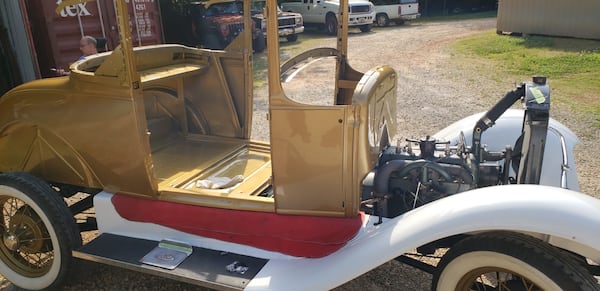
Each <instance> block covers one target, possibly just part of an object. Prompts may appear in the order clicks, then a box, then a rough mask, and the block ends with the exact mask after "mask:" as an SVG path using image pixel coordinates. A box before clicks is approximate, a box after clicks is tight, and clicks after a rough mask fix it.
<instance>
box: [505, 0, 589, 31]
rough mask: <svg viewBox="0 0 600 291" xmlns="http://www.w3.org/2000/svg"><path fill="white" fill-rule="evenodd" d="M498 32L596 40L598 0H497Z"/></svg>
mask: <svg viewBox="0 0 600 291" xmlns="http://www.w3.org/2000/svg"><path fill="white" fill-rule="evenodd" d="M497 21H498V22H497V30H498V32H505V33H506V32H515V33H525V34H540V35H549V36H565V37H577V38H588V39H600V1H599V0H570V1H558V0H499V2H498V20H497Z"/></svg>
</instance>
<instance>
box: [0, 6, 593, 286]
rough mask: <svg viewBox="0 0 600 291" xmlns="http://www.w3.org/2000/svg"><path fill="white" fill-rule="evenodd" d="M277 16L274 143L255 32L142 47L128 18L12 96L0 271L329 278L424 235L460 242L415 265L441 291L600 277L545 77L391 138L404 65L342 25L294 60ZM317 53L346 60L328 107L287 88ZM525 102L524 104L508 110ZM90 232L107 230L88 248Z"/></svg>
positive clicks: (7, 113) (207, 281)
mask: <svg viewBox="0 0 600 291" xmlns="http://www.w3.org/2000/svg"><path fill="white" fill-rule="evenodd" d="M82 1H84V0H70V1H63V3H61V4H60V5H58V8H59V9H60V8H62V7H63V6H64V5H74V4H76V3H79V2H82ZM244 3H245V5H244V15H248V16H249V15H250V1H249V0H246V1H244ZM116 5H117V11H118V14H119V15H128V14H127V13H126V9H127V6H126V2H125V1H124V0H122V1H117V2H116ZM347 5H348V3H347V2H345V1H341V2H340V9H341V11H346V10H347ZM265 11H266V19H267V27H268V31H267V39H268V42H267V49H268V52H270V53H269V58H268V60H269V62H268V78H269V79H268V81H269V82H268V83H269V116H268V118H269V120H268V121H269V125H270V142H269V143H266V142H259V141H254V140H251V139H250V128H251V124H252V106H253V102H252V97H253V92H252V88H253V74H252V49H251V48H252V33H251V32H250V29H244V30H243V32H242V33H241V34H240V35H239V36H238V37H236V38H235V39H233V41H232V42H231V44H229V45H228V47H227V49H226V50H209V49H198V48H191V47H185V46H181V45H155V46H146V47H140V48H135V49H134V48H133V46H132V44H131V36H130V29H129V26H128V25H129V22H128V21H124V19H123V18H121V19H120V21H119V23H120V33H121V39H122V43H121V44H120V45H119V46H118V47H117V48H116V49H115V50H114V51H112V52H106V53H102V54H98V55H97V56H93V57H89V58H87V59H85V60H82V61H79V62H76V63H74V64H73V65H72V66H71V75H70V76H67V77H59V78H53V79H44V80H37V81H33V82H30V83H27V84H24V85H21V86H19V87H17V88H14V89H13V90H11V91H9V92H8V93H7V94H5V95H4V96H3V97H2V98H0V172H2V173H0V203H1V207H2V210H3V212H2V213H3V214H2V215H3V224H2V229H1V230H2V235H3V241H2V243H1V244H0V259H1V260H0V273H1V274H2V275H3V276H5V277H6V278H7V279H8V280H10V281H11V282H13V284H15V285H17V286H19V287H21V288H26V289H47V288H55V287H57V286H59V285H60V283H61V281H62V280H64V278H65V277H66V276H68V270H69V267H70V264H71V256H72V255H74V256H76V257H79V258H83V259H86V260H92V261H97V262H101V263H106V264H110V265H114V266H119V267H123V268H128V269H133V270H137V271H142V272H148V273H151V274H154V275H160V276H165V277H167V278H171V279H176V280H180V281H183V282H187V283H192V284H197V285H201V286H207V287H211V288H217V289H228V290H282V289H285V290H323V289H331V288H334V287H336V286H339V285H341V284H343V283H345V282H347V281H349V280H352V279H353V278H356V277H358V276H360V275H361V274H364V273H366V272H368V271H369V270H371V269H373V268H375V267H377V266H380V265H382V264H384V263H385V262H387V261H389V260H392V259H398V258H406V256H404V254H405V253H406V252H408V251H410V250H412V249H415V248H416V249H417V250H418V251H419V252H420V253H422V254H425V255H426V254H429V253H432V251H435V250H437V249H449V250H448V252H447V253H446V254H445V255H443V256H442V257H441V261H440V263H439V264H438V266H429V267H425V266H424V265H423V264H417V263H415V262H414V261H410V260H409V261H410V262H412V263H415V266H419V267H420V268H422V269H424V270H426V271H430V272H431V273H433V274H434V277H433V278H434V281H433V289H435V290H469V288H470V287H471V286H472V284H478V285H479V284H492V283H489V282H481V281H478V280H479V278H480V277H481V276H488V275H489V276H494V274H497V273H501V274H502V276H501V277H499V278H497V279H498V280H497V281H498V282H499V284H500V285H502V284H504V283H506V284H521V283H523V284H526V285H527V286H529V287H530V286H531V285H535V286H538V287H541V288H544V289H557V288H563V289H565V288H567V289H569V286H571V287H572V286H574V288H589V289H592V290H594V289H597V288H598V284H597V281H596V279H595V278H594V277H593V276H592V274H595V275H598V268H597V264H598V263H599V262H600V237H599V236H597V234H596V233H595V232H594V231H593V230H595V229H598V226H600V215H599V213H600V201H599V200H598V199H596V198H593V197H591V196H589V195H585V194H582V193H578V192H576V191H575V190H577V188H578V183H577V177H576V175H573V173H570V172H568V171H566V170H565V169H567V168H571V169H574V168H575V166H574V162H573V160H572V159H571V158H572V148H573V146H574V144H575V143H576V142H577V139H576V137H575V136H574V134H573V133H572V132H571V131H570V130H568V128H566V127H564V126H563V125H561V124H560V123H558V122H556V121H554V120H552V119H550V118H549V116H548V110H549V101H550V99H549V87H548V85H547V84H546V80H545V78H540V77H536V78H534V79H533V82H525V83H523V84H521V85H519V86H518V88H517V89H515V90H513V91H510V92H508V93H507V94H506V95H505V96H504V97H502V98H501V99H500V101H499V102H498V103H497V104H496V105H494V106H493V107H492V108H491V109H490V110H489V111H487V112H485V113H482V114H480V115H477V116H476V117H467V118H466V119H465V120H463V121H459V122H457V123H456V124H453V125H450V126H449V127H448V128H446V129H445V130H442V131H441V132H439V133H438V134H436V135H434V136H439V137H440V138H441V137H444V138H445V139H446V140H448V141H452V142H453V144H452V146H450V144H449V143H448V142H444V141H439V140H437V139H431V138H430V137H427V138H424V139H422V140H417V141H408V142H409V144H407V145H406V146H402V145H397V146H393V145H391V141H390V136H391V133H394V132H395V130H396V111H395V108H396V106H397V102H398V101H397V100H396V98H397V78H396V72H395V71H394V70H393V69H392V68H390V67H389V66H385V65H378V66H375V67H373V68H372V69H371V70H369V71H367V72H366V73H361V72H358V71H356V70H354V69H352V68H351V67H350V65H349V64H348V62H347V51H348V47H347V46H348V43H347V32H348V27H347V26H346V25H341V26H340V28H341V29H340V31H339V37H338V39H337V47H336V48H317V49H312V50H309V51H306V52H304V53H301V54H300V55H298V56H296V57H293V58H291V59H290V60H288V61H287V62H286V63H284V64H280V61H279V53H278V51H279V42H278V41H277V40H278V39H279V34H278V31H277V29H275V28H276V27H277V17H275V15H276V11H277V7H276V3H275V1H268V2H267V7H266V10H265ZM271 16H273V17H271ZM339 17H340V19H341V20H342V21H341V23H347V20H346V18H347V17H348V15H347V14H341V15H339ZM244 25H245V27H251V25H252V19H251V17H244ZM269 27H271V28H269ZM322 57H334V58H335V59H336V78H335V92H334V94H333V96H332V103H331V105H309V104H302V103H299V102H295V101H293V100H291V99H289V98H288V97H287V96H286V94H285V92H284V90H283V88H282V85H281V82H280V80H281V78H282V76H284V75H286V74H287V73H288V72H289V71H293V70H297V69H298V68H301V67H302V64H303V63H305V62H306V61H307V60H310V59H319V58H322ZM518 100H522V102H523V104H524V105H525V107H526V110H524V111H523V110H520V111H516V112H513V111H509V110H508V109H509V108H510V107H511V105H512V104H513V103H514V102H515V101H518ZM505 112H509V113H508V114H506V115H504V113H505ZM495 125H498V126H497V127H496V126H495ZM464 128H467V129H470V130H466V132H467V134H465V129H464ZM490 128H492V129H490ZM488 129H490V131H488ZM491 130H495V133H494V135H500V136H506V137H508V136H511V137H512V138H516V140H517V141H514V150H512V149H511V150H509V149H505V150H504V143H505V140H500V141H495V139H493V138H491V139H488V138H489V135H488V134H489V133H490V132H492V131H491ZM548 131H552V132H554V134H553V135H548V134H547V132H548ZM547 136H548V137H549V138H548V141H546V139H547V138H546V137H547ZM519 139H520V140H521V141H520V142H519V141H518V140H519ZM415 144H418V147H415V146H414V145H415ZM483 144H488V147H490V149H488V148H487V147H483V146H482V145H483ZM497 148H500V149H502V150H496V149H497ZM517 149H518V150H517ZM514 152H517V153H518V155H513V154H512V153H514ZM545 156H547V157H551V156H559V157H561V158H560V159H557V160H556V159H551V158H544V157H545ZM542 161H544V162H543V163H542ZM546 161H547V162H546ZM545 175H554V176H553V177H560V179H552V180H551V181H550V182H548V183H549V185H540V183H546V182H545V181H546V180H544V179H542V178H541V177H542V176H545ZM556 180H558V181H556ZM413 186H415V187H416V188H415V187H413ZM409 204H410V205H409ZM91 209H93V213H92V215H89V211H90V210H91ZM86 215H87V216H86ZM82 216H84V217H82ZM88 230H98V231H99V235H98V236H97V237H95V238H94V239H93V240H91V241H88V242H85V244H83V245H82V244H81V235H80V232H83V231H88ZM482 258H485V259H482ZM405 261H406V260H405ZM409 261H406V262H409ZM490 270H491V271H490ZM473 274H475V276H473ZM491 287H494V286H491ZM494 288H495V287H494Z"/></svg>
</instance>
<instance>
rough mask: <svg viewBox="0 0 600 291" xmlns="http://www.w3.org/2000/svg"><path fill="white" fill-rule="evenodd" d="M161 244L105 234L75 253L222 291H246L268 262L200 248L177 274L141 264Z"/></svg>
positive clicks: (196, 249)
mask: <svg viewBox="0 0 600 291" xmlns="http://www.w3.org/2000/svg"><path fill="white" fill-rule="evenodd" d="M158 244H159V242H158V241H152V240H145V239H137V238H130V237H125V236H119V235H114V234H107V233H105V234H102V235H100V236H98V237H97V238H96V239H94V240H93V241H91V242H89V243H88V244H86V245H84V246H82V247H81V248H79V249H78V250H75V251H73V256H75V257H77V258H80V259H84V260H89V261H94V262H99V263H103V264H107V265H112V266H117V267H121V268H125V269H129V270H134V271H139V272H143V273H148V274H152V275H156V276H161V277H165V278H169V279H174V280H177V281H181V282H186V283H190V284H194V285H199V286H204V287H209V288H213V289H219V290H242V289H244V287H245V286H246V285H247V284H248V283H249V282H250V281H251V280H252V278H254V276H256V274H257V273H258V272H259V271H260V270H261V269H262V267H264V265H265V264H266V263H267V262H268V260H267V259H260V258H255V257H249V256H244V255H239V254H233V253H227V252H221V251H215V250H209V249H204V248H199V247H193V252H192V254H191V255H190V256H189V257H187V258H186V259H185V260H184V261H183V262H182V263H181V264H180V265H179V266H177V268H175V269H173V270H168V269H165V268H159V267H155V266H150V265H147V264H144V263H142V262H140V260H141V259H142V258H143V257H144V256H145V255H147V254H148V253H149V252H150V251H152V250H153V249H154V248H156V246H157V245H158Z"/></svg>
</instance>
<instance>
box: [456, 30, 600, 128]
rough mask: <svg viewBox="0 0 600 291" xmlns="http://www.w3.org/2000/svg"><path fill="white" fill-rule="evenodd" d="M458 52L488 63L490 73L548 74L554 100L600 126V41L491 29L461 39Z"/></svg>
mask: <svg viewBox="0 0 600 291" xmlns="http://www.w3.org/2000/svg"><path fill="white" fill-rule="evenodd" d="M453 53H454V55H455V56H457V57H458V58H460V59H467V58H468V59H469V62H470V63H480V64H481V63H485V66H480V67H479V68H478V70H480V71H481V73H482V74H487V75H489V76H497V77H498V78H504V79H506V78H513V79H517V80H518V79H522V80H527V79H529V78H530V77H531V76H532V75H544V76H547V77H548V79H549V81H550V82H551V88H552V90H553V93H552V101H553V102H560V103H564V104H567V105H568V106H569V107H571V108H572V109H573V110H574V111H575V112H578V113H580V114H584V115H585V116H586V117H587V118H589V119H590V120H592V122H593V126H595V127H598V128H600V41H596V40H583V39H574V38H561V37H547V36H525V37H521V36H508V35H497V34H496V32H495V31H488V32H485V33H483V34H480V35H477V36H474V37H470V38H466V39H463V40H460V41H458V42H456V43H455V44H454V45H453Z"/></svg>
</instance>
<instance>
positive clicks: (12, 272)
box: [0, 173, 81, 290]
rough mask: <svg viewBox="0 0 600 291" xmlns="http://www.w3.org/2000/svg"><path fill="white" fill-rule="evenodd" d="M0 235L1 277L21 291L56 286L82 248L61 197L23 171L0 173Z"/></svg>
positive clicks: (72, 219)
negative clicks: (72, 254)
mask: <svg viewBox="0 0 600 291" xmlns="http://www.w3.org/2000/svg"><path fill="white" fill-rule="evenodd" d="M0 233H1V235H2V236H1V238H2V241H1V242H0V274H2V275H3V276H4V277H5V278H6V279H7V280H9V281H11V282H12V283H13V284H14V285H16V286H18V287H21V288H24V289H31V290H39V289H53V288H56V287H57V286H58V285H59V284H60V283H61V281H62V280H63V279H64V278H65V276H66V274H67V272H68V269H69V266H70V264H71V252H72V251H73V249H74V248H77V247H78V246H80V245H81V236H80V234H79V231H78V228H77V225H76V223H75V220H74V218H73V215H72V214H71V212H70V211H69V209H68V207H67V205H66V204H65V202H64V200H63V198H62V197H60V196H59V195H58V194H57V193H56V192H55V191H54V190H53V189H52V188H51V187H50V186H49V185H48V184H46V183H45V182H43V181H42V180H40V179H38V178H36V177H34V176H32V175H30V174H26V173H3V174H0Z"/></svg>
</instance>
